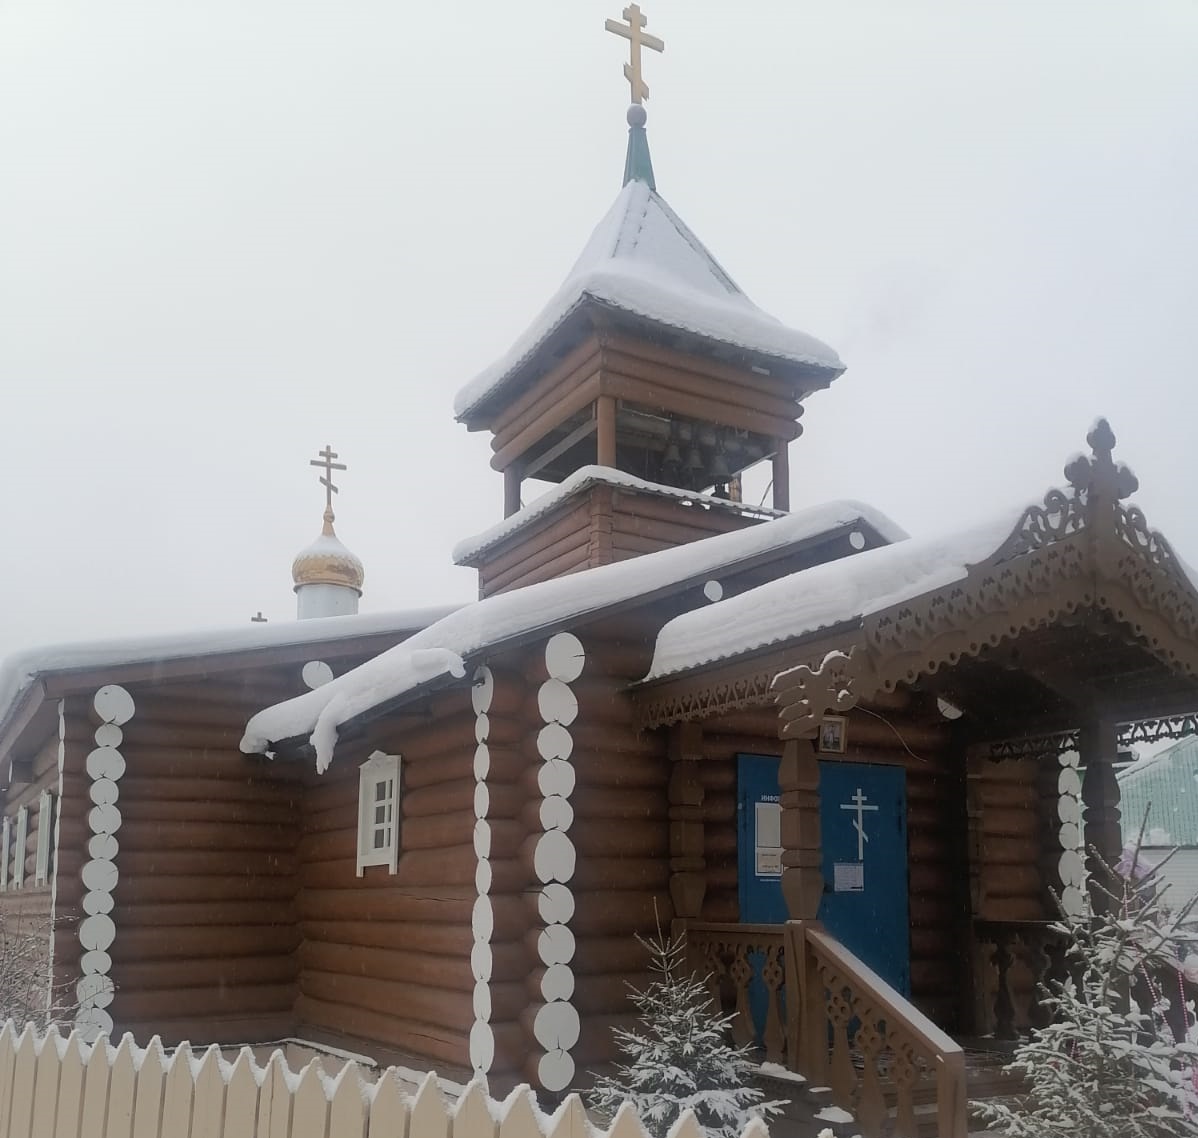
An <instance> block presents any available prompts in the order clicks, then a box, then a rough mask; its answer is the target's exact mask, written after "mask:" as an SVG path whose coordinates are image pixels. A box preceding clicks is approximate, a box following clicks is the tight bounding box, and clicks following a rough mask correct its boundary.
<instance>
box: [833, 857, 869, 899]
mask: <svg viewBox="0 0 1198 1138" xmlns="http://www.w3.org/2000/svg"><path fill="white" fill-rule="evenodd" d="M832 891H833V892H834V893H864V892H865V863H864V862H860V861H838V862H836V863H835V864H834V865H833V866H832Z"/></svg>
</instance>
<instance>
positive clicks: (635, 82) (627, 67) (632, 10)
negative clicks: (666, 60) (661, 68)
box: [603, 4, 666, 103]
mask: <svg viewBox="0 0 1198 1138" xmlns="http://www.w3.org/2000/svg"><path fill="white" fill-rule="evenodd" d="M624 19H625V20H626V21H627V23H624V24H621V23H619V22H618V21H617V20H607V21H605V22H604V24H603V26H604V28H606V29H607V31H609V32H614V33H615V34H616V35H618V36H623V37H624V38H625V39H626V40H628V41H629V51H630V61H629V62H628V63H626V64H624V78H625V79H627V80H628V85H629V87H631V88H632V101H633V102H634V103H643V102H644V101H645V100H646V99H647V98H648V97H649V85H648V84H647V83H646V82H645V80H644V79H643V78H642V76H641V48H642V47H647V48H648V49H649V50H650V51H665V49H666V45H665V43H664V42H663V41H662V40H659V39H658V38H657V36H651V35H649V34H648V33H647V32H646V31H644V27H645V24H646V23H648V21H647V20H646V19H645V17H644V16H642V15H641V7H640V5H639V4H629V5H628V7H627V8H625V9H624Z"/></svg>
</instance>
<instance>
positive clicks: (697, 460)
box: [686, 447, 703, 470]
mask: <svg viewBox="0 0 1198 1138" xmlns="http://www.w3.org/2000/svg"><path fill="white" fill-rule="evenodd" d="M686 466H687V469H688V470H702V469H703V456H702V455H701V454H700V453H699V448H698V447H691V449H690V453H689V454H688V455H687V456H686Z"/></svg>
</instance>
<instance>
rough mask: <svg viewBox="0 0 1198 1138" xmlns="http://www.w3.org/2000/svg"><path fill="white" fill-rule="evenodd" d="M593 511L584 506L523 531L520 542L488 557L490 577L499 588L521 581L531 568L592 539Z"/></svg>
mask: <svg viewBox="0 0 1198 1138" xmlns="http://www.w3.org/2000/svg"><path fill="white" fill-rule="evenodd" d="M590 521H591V519H590V514H589V511H588V510H586V509H585V503H584V507H583V508H578V509H573V510H569V511H568V512H566V513H562V514H556V516H554V514H550V515H548V516H547V517H546V518H545V519H544V523H543V524H542V525H541V526H539V527H538V528H536V529H533V528H531V527H530V528H529V529H527V530H522V531H521V533H520V536H519V538H518V540H517V542H516V543H514V544H511V545H509V546H508V547H507V548H506V549H504V550H503V552H502V553H500V554H498V556H487V557H486V561H485V564H486V572H487V580H488V581H489V582H493V583H494V584H495V585H496V587H498V588H502V587H503V585H504V584H509V583H511V582H512V581H515V580H518V579H519V578H520V577H522V576H523V575H524V574H525V573H527V572H528V571H529V570H530V569H533V568H535V567H536V566H538V565H540V564H542V563H543V562H546V561H551V560H553V559H554V558H557V557H560V556H561V555H562V554H563V553H567V552H569V551H570V550H573V549H576V548H578V546H579V545H581V544H584V543H586V542H588V541H590Z"/></svg>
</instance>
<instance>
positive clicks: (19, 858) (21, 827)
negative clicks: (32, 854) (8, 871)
mask: <svg viewBox="0 0 1198 1138" xmlns="http://www.w3.org/2000/svg"><path fill="white" fill-rule="evenodd" d="M28 836H29V807H28V806H22V807H21V809H20V810H18V811H17V836H16V840H15V841H14V842H13V851H12V887H13V888H14V889H20V888H21V886H22V885H24V884H25V839H26V838H27V837H28Z"/></svg>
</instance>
